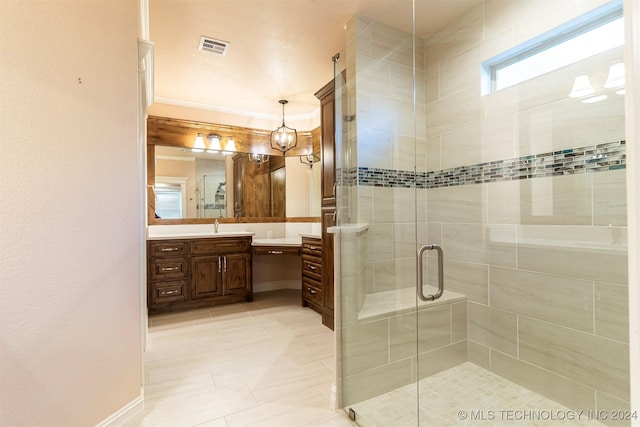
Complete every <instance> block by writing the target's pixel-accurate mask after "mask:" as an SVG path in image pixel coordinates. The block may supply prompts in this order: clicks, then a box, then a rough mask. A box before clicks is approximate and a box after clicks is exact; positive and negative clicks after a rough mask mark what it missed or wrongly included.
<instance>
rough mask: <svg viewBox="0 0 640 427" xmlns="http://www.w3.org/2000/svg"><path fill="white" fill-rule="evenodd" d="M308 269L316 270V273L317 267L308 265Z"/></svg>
mask: <svg viewBox="0 0 640 427" xmlns="http://www.w3.org/2000/svg"><path fill="white" fill-rule="evenodd" d="M307 268H308V269H309V270H314V271H315V269H316V267H315V266H313V265H311V264H307Z"/></svg>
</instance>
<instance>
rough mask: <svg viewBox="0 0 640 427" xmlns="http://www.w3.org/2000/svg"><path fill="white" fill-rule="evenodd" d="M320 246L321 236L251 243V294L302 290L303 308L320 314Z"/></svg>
mask: <svg viewBox="0 0 640 427" xmlns="http://www.w3.org/2000/svg"><path fill="white" fill-rule="evenodd" d="M320 242H321V240H320V236H318V235H312V234H303V235H300V236H299V237H288V238H280V239H254V240H253V242H252V246H253V255H254V258H253V269H254V276H253V277H254V292H260V291H267V290H273V289H283V288H284V289H302V301H301V302H302V306H304V307H309V308H312V309H313V310H315V311H317V312H319V313H322V248H321V245H320ZM262 255H265V256H262ZM301 286H302V288H301Z"/></svg>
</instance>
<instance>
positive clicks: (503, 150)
mask: <svg viewBox="0 0 640 427" xmlns="http://www.w3.org/2000/svg"><path fill="white" fill-rule="evenodd" d="M604 3H605V1H603V0H585V1H582V0H581V1H574V0H564V1H557V0H536V1H519V2H514V1H510V0H486V1H484V2H483V3H482V4H480V5H479V6H478V7H476V8H475V9H473V10H471V11H469V12H468V13H467V14H465V15H464V16H462V17H460V18H459V19H458V20H457V21H456V22H455V23H454V24H452V25H449V26H448V27H446V28H444V29H443V30H442V31H440V32H438V33H437V34H434V35H433V36H431V37H429V38H428V39H426V40H425V55H424V56H425V73H424V76H425V95H424V99H425V102H426V105H425V108H424V111H425V114H426V118H425V120H424V121H425V123H426V129H425V137H426V150H427V158H426V161H425V162H424V166H425V168H426V169H427V170H439V169H446V168H452V167H457V166H462V165H472V164H477V163H481V162H487V161H494V160H502V159H509V158H514V157H519V156H525V155H532V154H538V153H545V152H548V151H554V150H560V149H566V148H572V147H582V146H589V145H594V144H601V143H606V142H612V141H616V140H623V139H624V97H622V96H618V95H615V94H613V93H610V94H609V98H608V99H607V100H606V101H605V102H600V103H595V104H590V105H587V104H583V103H581V102H579V100H576V99H570V98H568V93H569V91H570V89H571V86H572V83H573V79H574V77H575V76H576V75H578V74H582V73H585V72H586V73H588V74H589V76H590V78H591V81H592V84H593V85H594V87H595V88H596V89H599V88H602V86H603V84H604V81H605V79H606V75H607V71H608V67H609V65H611V64H612V63H614V62H616V61H620V60H622V49H621V48H620V49H614V50H612V51H609V52H607V53H604V54H601V55H598V56H596V57H592V58H589V59H588V60H585V61H582V62H581V63H578V64H575V65H572V66H568V67H565V68H564V69H561V70H559V71H556V72H553V73H549V74H547V75H544V76H541V77H539V78H536V79H533V80H531V81H528V82H525V83H522V84H520V85H517V86H514V87H511V88H507V89H504V90H502V91H500V92H498V93H494V94H490V95H487V96H481V95H480V93H481V90H480V89H481V88H480V70H481V62H482V61H484V60H486V59H488V58H490V57H492V56H494V55H497V54H499V53H501V52H503V51H506V50H507V49H509V48H511V47H513V46H516V45H518V44H520V43H522V42H524V41H527V40H530V39H531V38H533V37H535V36H537V35H539V34H541V33H543V32H545V31H547V30H550V29H552V28H555V27H557V26H558V25H560V24H562V23H564V22H566V21H568V20H570V19H572V18H574V17H577V16H579V15H582V14H584V13H585V12H588V11H590V10H592V9H593V8H595V7H597V6H600V5H602V4H604ZM550 10H553V13H549V11H550ZM418 19H419V18H418ZM420 161H421V160H420ZM421 164H422V163H421ZM376 190H377V189H374V190H373V192H374V195H373V199H374V204H373V207H374V209H373V212H374V217H375V215H376V210H375V197H376V195H377V193H376ZM424 192H425V193H426V201H427V202H426V204H427V211H426V212H427V227H426V229H427V230H428V235H430V236H429V237H433V236H434V235H437V234H438V231H434V230H439V232H440V237H441V242H442V245H443V248H444V251H445V281H446V284H447V285H446V286H447V287H448V289H450V290H453V291H455V292H459V293H462V294H464V295H466V296H467V297H468V300H469V302H468V313H467V315H468V334H469V343H468V355H469V359H470V360H472V361H474V362H475V363H477V364H479V365H481V366H484V367H486V368H488V369H491V370H493V371H494V372H496V373H498V374H500V375H502V376H504V377H506V378H508V379H510V380H512V381H514V382H517V383H519V384H522V385H524V386H526V387H528V388H531V389H532V390H534V391H537V392H539V393H541V394H543V395H545V396H547V397H549V398H552V399H555V400H557V401H560V402H561V403H564V404H566V405H569V406H570V407H575V408H585V409H594V408H596V407H597V409H603V410H606V409H611V406H612V405H617V406H620V408H617V409H625V408H626V407H628V406H629V403H628V400H629V394H628V393H629V391H628V369H629V367H628V365H629V360H628V349H629V348H628V338H627V335H628V327H627V323H628V315H627V308H626V307H627V277H626V271H627V246H626V237H625V236H626V203H625V171H624V170H619V171H608V172H597V173H588V174H576V175H567V176H556V177H546V178H535V179H527V180H519V181H506V182H495V183H486V184H480V185H465V186H462V187H449V188H438V189H430V190H425V191H424ZM378 197H380V196H378ZM407 203H408V202H407ZM392 232H393V230H390V233H392Z"/></svg>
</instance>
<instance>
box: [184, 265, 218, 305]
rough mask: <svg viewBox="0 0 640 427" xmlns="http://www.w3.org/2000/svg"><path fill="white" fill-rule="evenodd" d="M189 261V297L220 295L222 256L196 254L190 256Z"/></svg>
mask: <svg viewBox="0 0 640 427" xmlns="http://www.w3.org/2000/svg"><path fill="white" fill-rule="evenodd" d="M191 263H192V265H191V271H192V275H191V298H192V299H197V298H208V297H215V296H218V295H221V292H222V286H221V285H222V257H219V256H197V257H193V258H192V261H191Z"/></svg>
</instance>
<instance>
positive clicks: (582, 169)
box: [337, 141, 627, 188]
mask: <svg viewBox="0 0 640 427" xmlns="http://www.w3.org/2000/svg"><path fill="white" fill-rule="evenodd" d="M626 157H627V156H626V142H625V141H615V142H608V143H604V144H598V145H590V146H586V147H579V148H569V149H566V150H560V151H553V152H548V153H541V154H535V155H530V156H523V157H517V158H513V159H506V160H496V161H493V162H485V163H478V164H475V165H466V166H458V167H455V168H450V169H441V170H438V171H429V172H413V171H401V170H393V169H377V168H366V167H359V168H358V169H357V172H356V170H355V169H350V170H343V171H339V172H338V171H337V172H338V174H339V176H338V179H339V180H341V182H342V184H343V185H355V184H356V183H357V184H358V185H362V186H372V187H405V188H413V187H417V188H440V187H454V186H460V185H470V184H484V183H487V182H499V181H513V180H520V179H531V178H543V177H548V176H559V175H574V174H580V173H592V172H604V171H610V170H616V169H625V168H626Z"/></svg>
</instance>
